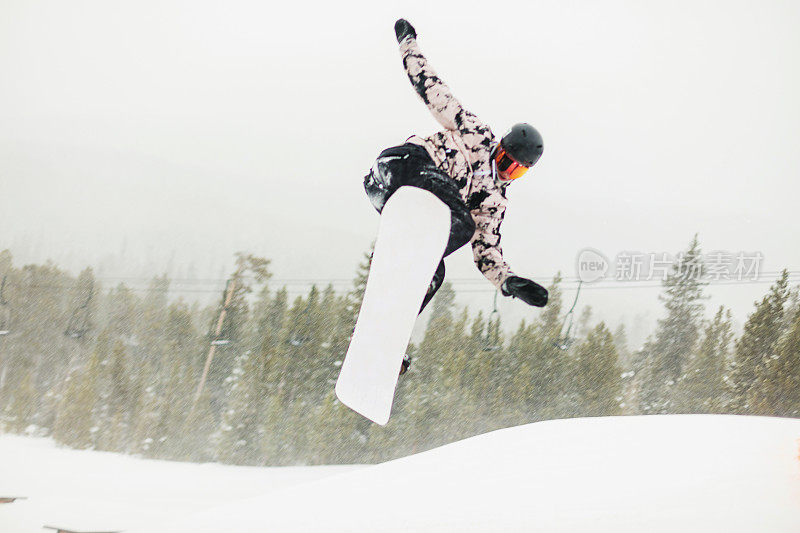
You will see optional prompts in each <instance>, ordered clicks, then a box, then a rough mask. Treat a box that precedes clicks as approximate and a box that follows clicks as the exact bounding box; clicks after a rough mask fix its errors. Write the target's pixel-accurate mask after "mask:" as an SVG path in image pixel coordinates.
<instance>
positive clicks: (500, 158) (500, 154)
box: [494, 146, 528, 181]
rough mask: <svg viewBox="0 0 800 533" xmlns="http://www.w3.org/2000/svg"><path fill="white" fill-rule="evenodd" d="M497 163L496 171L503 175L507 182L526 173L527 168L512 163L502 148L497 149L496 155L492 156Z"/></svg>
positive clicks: (514, 162)
mask: <svg viewBox="0 0 800 533" xmlns="http://www.w3.org/2000/svg"><path fill="white" fill-rule="evenodd" d="M494 160H495V162H496V163H497V170H499V171H500V172H502V173H504V174H505V175H506V176H507V178H505V179H507V180H509V181H510V180H515V179H517V178H519V177H520V176H522V175H523V174H525V173H526V172H527V171H528V167H526V166H525V165H521V164H519V163H517V162H516V161H514V160H513V159H512V158H511V156H510V155H508V153H507V152H506V151H505V150H504V149H503V147H502V146H498V147H497V155H495V156H494Z"/></svg>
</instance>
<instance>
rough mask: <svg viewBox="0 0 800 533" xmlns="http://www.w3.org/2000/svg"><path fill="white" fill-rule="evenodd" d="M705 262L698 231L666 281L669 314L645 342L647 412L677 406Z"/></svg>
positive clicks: (696, 325)
mask: <svg viewBox="0 0 800 533" xmlns="http://www.w3.org/2000/svg"><path fill="white" fill-rule="evenodd" d="M702 276H703V262H702V256H701V252H700V244H699V242H698V240H697V235H695V237H694V239H692V242H691V244H690V245H689V248H688V250H686V252H684V253H683V254H681V255H679V257H678V260H677V261H676V262H675V263H674V264H673V266H672V270H671V271H670V273H669V274H668V275H667V278H666V279H665V280H664V282H663V286H664V293H663V294H662V295H660V296H659V299H660V300H661V301H662V302H664V307H665V308H666V312H667V316H666V317H665V318H662V319H660V320H659V321H658V327H657V329H656V333H655V339H654V340H651V341H648V343H647V344H646V345H645V348H644V351H643V356H644V357H646V358H647V359H646V360H647V375H646V376H644V379H643V383H642V390H641V392H640V402H641V403H640V408H641V410H642V411H643V412H645V413H648V414H659V413H669V412H673V411H674V410H675V398H674V387H675V384H676V383H677V382H678V379H679V378H680V377H681V375H682V374H683V372H684V366H685V364H686V362H687V361H688V359H689V357H690V355H691V353H692V352H693V350H694V348H695V345H696V343H697V339H698V337H699V334H700V327H701V323H702V314H703V304H702V303H701V301H702V299H703V298H704V296H703V287H704V286H705V285H707V283H705V282H703V281H702Z"/></svg>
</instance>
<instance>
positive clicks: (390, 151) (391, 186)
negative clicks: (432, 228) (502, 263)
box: [364, 143, 475, 313]
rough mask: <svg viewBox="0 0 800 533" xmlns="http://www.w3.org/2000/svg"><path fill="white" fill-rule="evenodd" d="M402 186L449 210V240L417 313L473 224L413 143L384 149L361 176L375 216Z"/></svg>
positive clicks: (454, 191)
mask: <svg viewBox="0 0 800 533" xmlns="http://www.w3.org/2000/svg"><path fill="white" fill-rule="evenodd" d="M404 185H410V186H412V187H419V188H420V189H425V190H426V191H429V192H432V193H433V194H435V195H436V197H437V198H439V199H440V200H441V201H442V202H444V203H445V205H447V206H448V207H449V208H450V238H449V239H448V241H447V248H445V252H444V256H443V257H442V260H441V261H440V262H439V267H438V268H437V269H436V273H435V274H434V275H433V279H432V280H431V284H430V286H429V287H428V292H427V293H426V294H425V299H424V300H423V302H422V307H421V308H420V310H419V311H420V313H421V312H422V310H423V309H425V306H426V305H428V302H430V301H431V298H433V295H434V294H436V291H438V290H439V287H441V285H442V282H443V281H444V274H445V270H444V258H445V257H447V256H448V255H450V254H451V253H453V252H455V251H456V250H458V249H459V248H461V247H462V246H464V245H465V244H466V243H468V242H469V241H470V239H472V235H473V234H474V233H475V221H474V220H473V219H472V215H471V214H470V212H469V209H468V208H467V205H466V204H465V203H464V200H463V199H462V198H461V194H460V193H459V192H458V187H457V186H456V183H455V182H454V181H453V179H452V178H451V177H450V176H448V175H447V173H445V172H444V171H442V170H439V168H438V167H437V166H436V164H435V163H434V162H433V159H431V156H430V155H429V154H428V152H427V151H426V150H425V148H423V147H422V146H419V145H417V144H412V143H406V144H403V145H400V146H393V147H391V148H387V149H386V150H384V151H383V152H381V153H380V155H379V156H378V159H377V160H376V161H375V165H373V167H372V170H370V172H369V174H367V175H366V176H365V177H364V189H365V190H366V191H367V196H369V200H370V202H372V205H373V206H374V207H375V209H377V210H378V212H379V213H380V212H381V211H383V206H384V205H386V201H387V200H388V199H389V197H390V196H391V195H392V194H394V192H395V191H396V190H397V189H399V188H400V187H402V186H404Z"/></svg>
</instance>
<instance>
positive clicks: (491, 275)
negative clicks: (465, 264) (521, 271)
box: [471, 189, 513, 289]
mask: <svg viewBox="0 0 800 533" xmlns="http://www.w3.org/2000/svg"><path fill="white" fill-rule="evenodd" d="M505 212H506V198H505V194H504V192H503V191H502V190H500V189H498V190H495V191H493V192H492V193H491V194H489V195H488V196H487V197H486V198H484V199H483V201H482V202H481V203H480V205H479V206H478V207H477V208H476V209H472V210H471V213H472V218H473V220H475V234H474V235H473V236H472V254H473V256H474V258H475V264H476V265H477V267H478V270H480V271H481V273H482V274H483V275H484V276H486V279H488V280H489V281H491V282H492V284H493V285H494V286H495V287H497V288H498V289H499V288H501V287H502V285H503V282H505V280H506V278H507V277H508V276H510V275H512V274H513V272H512V271H511V268H510V267H509V266H508V263H506V262H505V260H504V259H503V250H502V248H500V225H501V224H502V223H503V217H504V216H505Z"/></svg>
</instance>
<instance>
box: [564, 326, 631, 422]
mask: <svg viewBox="0 0 800 533" xmlns="http://www.w3.org/2000/svg"><path fill="white" fill-rule="evenodd" d="M572 365H573V368H574V369H575V372H574V385H575V387H576V391H577V397H578V405H579V407H578V413H580V414H581V415H582V416H609V415H616V414H620V412H621V409H620V402H621V400H622V377H621V374H622V369H621V368H620V366H619V364H618V355H617V348H616V346H615V344H614V338H613V336H612V335H611V331H609V330H608V328H607V327H606V325H605V323H603V322H600V323H599V324H598V325H597V326H595V328H594V329H592V330H591V331H590V332H589V333H588V335H587V337H586V340H585V341H583V342H582V343H581V344H580V345H579V346H578V348H577V350H576V352H575V360H574V361H573V363H572Z"/></svg>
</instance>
